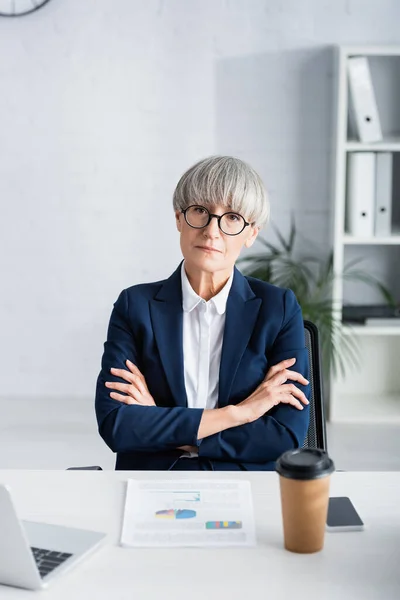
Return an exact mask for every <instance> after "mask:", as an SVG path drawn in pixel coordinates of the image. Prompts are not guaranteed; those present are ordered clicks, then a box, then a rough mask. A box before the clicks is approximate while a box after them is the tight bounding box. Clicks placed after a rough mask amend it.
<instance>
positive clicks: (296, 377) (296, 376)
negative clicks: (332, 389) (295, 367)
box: [285, 369, 310, 385]
mask: <svg viewBox="0 0 400 600" xmlns="http://www.w3.org/2000/svg"><path fill="white" fill-rule="evenodd" d="M285 375H286V376H287V377H286V379H291V380H292V381H298V382H299V383H302V384H303V385H308V384H309V383H310V382H309V381H308V379H306V378H305V377H304V375H302V374H301V373H298V372H297V371H289V369H285Z"/></svg>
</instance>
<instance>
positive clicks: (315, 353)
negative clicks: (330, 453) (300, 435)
mask: <svg viewBox="0 0 400 600" xmlns="http://www.w3.org/2000/svg"><path fill="white" fill-rule="evenodd" d="M304 335H305V339H306V348H307V350H308V359H309V363H310V376H309V381H310V388H311V389H310V425H309V427H308V432H307V436H306V439H305V440H304V444H303V448H321V449H322V450H327V441H326V425H325V414H324V400H323V392H322V371H321V351H320V344H319V334H318V329H317V327H316V326H315V325H314V323H311V321H306V320H305V321H304Z"/></svg>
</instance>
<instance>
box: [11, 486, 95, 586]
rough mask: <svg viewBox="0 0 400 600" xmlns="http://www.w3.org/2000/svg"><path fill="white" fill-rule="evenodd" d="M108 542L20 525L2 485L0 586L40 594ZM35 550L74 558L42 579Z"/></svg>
mask: <svg viewBox="0 0 400 600" xmlns="http://www.w3.org/2000/svg"><path fill="white" fill-rule="evenodd" d="M105 538H106V534H105V533H100V532H97V531H87V530H83V529H75V528H73V527H64V526H61V525H50V524H47V523H35V522H31V521H20V519H19V518H18V515H17V513H16V510H15V507H14V504H13V501H12V497H11V492H10V489H9V488H8V487H7V486H6V485H4V484H0V584H5V585H11V586H15V587H21V588H26V589H30V590H38V589H41V588H44V587H47V585H48V584H49V583H50V582H51V581H52V580H53V579H54V578H55V577H58V575H59V574H61V572H64V571H66V570H67V569H69V568H70V567H72V566H74V565H76V564H77V562H79V561H81V560H82V559H83V558H84V557H86V556H87V555H88V554H89V553H91V552H92V551H93V550H95V549H96V548H98V546H99V545H100V544H101V542H102V541H103V540H104V539H105ZM31 547H36V548H44V549H46V550H54V551H56V552H64V553H68V554H71V555H72V556H71V557H70V558H67V559H66V560H65V561H64V562H62V563H61V564H60V565H59V566H57V567H55V568H54V570H53V571H51V572H50V573H49V574H48V575H45V576H44V577H41V575H40V573H39V569H38V567H37V565H36V562H35V559H34V556H33V553H32V550H31Z"/></svg>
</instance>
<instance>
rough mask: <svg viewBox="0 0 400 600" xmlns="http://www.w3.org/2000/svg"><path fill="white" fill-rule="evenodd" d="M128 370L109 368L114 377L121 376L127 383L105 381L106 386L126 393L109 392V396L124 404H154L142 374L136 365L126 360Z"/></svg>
mask: <svg viewBox="0 0 400 600" xmlns="http://www.w3.org/2000/svg"><path fill="white" fill-rule="evenodd" d="M126 364H127V366H128V369H129V371H126V370H125V369H110V371H111V373H112V374H113V375H115V377H121V378H122V379H124V380H125V381H127V382H128V383H119V382H117V381H106V384H105V385H106V387H108V388H109V389H112V390H118V392H123V394H126V395H125V396H124V395H123V394H118V393H117V392H111V393H110V397H111V398H113V399H114V400H118V401H119V402H123V403H124V404H138V405H140V406H156V403H155V402H154V398H153V396H152V395H151V394H150V392H149V388H148V387H147V383H146V380H145V378H144V375H142V373H141V372H140V371H139V369H138V368H137V366H136V365H134V364H133V363H132V362H131V361H130V360H127V361H126Z"/></svg>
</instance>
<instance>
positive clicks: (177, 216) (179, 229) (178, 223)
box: [175, 210, 182, 231]
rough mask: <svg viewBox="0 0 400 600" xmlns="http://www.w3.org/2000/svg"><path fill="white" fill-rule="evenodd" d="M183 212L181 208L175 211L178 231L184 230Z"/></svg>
mask: <svg viewBox="0 0 400 600" xmlns="http://www.w3.org/2000/svg"><path fill="white" fill-rule="evenodd" d="M181 214H182V213H181V211H180V210H176V211H175V221H176V228H177V230H178V231H182V223H181Z"/></svg>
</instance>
